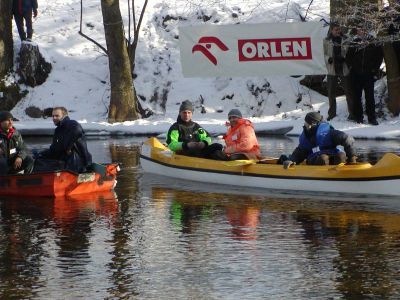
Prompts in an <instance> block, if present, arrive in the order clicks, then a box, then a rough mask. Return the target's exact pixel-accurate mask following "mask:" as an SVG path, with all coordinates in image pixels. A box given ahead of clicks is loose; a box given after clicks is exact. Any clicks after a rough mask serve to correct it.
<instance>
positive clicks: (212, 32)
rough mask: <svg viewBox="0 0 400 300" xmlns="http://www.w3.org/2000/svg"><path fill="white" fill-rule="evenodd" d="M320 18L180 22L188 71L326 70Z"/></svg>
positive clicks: (296, 72) (298, 72)
mask: <svg viewBox="0 0 400 300" xmlns="http://www.w3.org/2000/svg"><path fill="white" fill-rule="evenodd" d="M323 37H324V31H323V29H322V24H321V23H318V22H303V23H274V24H239V25H201V26H187V27H180V28H179V43H180V51H181V64H182V72H183V75H184V76H185V77H215V76H265V75H316V74H326V73H327V70H326V66H325V61H324V53H323V45H322V44H323Z"/></svg>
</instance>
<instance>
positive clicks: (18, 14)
mask: <svg viewBox="0 0 400 300" xmlns="http://www.w3.org/2000/svg"><path fill="white" fill-rule="evenodd" d="M12 13H13V16H14V20H15V25H17V29H18V34H19V37H20V39H21V41H24V40H26V39H28V40H32V35H33V27H32V13H33V17H35V18H36V17H37V14H38V3H37V0H13V6H12ZM24 20H25V24H26V33H25V30H24ZM27 35H28V37H27Z"/></svg>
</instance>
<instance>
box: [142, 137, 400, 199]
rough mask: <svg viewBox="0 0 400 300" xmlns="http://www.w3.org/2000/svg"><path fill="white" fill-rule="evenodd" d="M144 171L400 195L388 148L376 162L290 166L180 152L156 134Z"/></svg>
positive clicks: (398, 169) (396, 162)
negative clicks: (228, 161) (373, 163)
mask: <svg viewBox="0 0 400 300" xmlns="http://www.w3.org/2000/svg"><path fill="white" fill-rule="evenodd" d="M140 162H141V165H142V168H143V169H144V171H146V172H149V173H155V174H160V175H165V176H170V177H174V178H179V179H188V180H194V181H201V182H208V183H217V184H229V185H235V186H243V187H253V188H268V189H284V190H294V191H320V192H334V193H352V194H372V195H400V157H399V156H397V155H395V154H392V153H387V154H385V155H384V157H383V158H382V159H381V160H380V161H378V163H377V164H375V165H371V164H369V163H360V164H356V165H338V166H305V165H298V166H295V167H294V168H290V169H288V170H285V169H283V167H282V166H281V165H277V164H257V163H254V162H253V161H242V162H240V163H235V164H227V163H226V162H224V161H215V160H210V159H202V158H195V157H188V156H183V155H177V154H174V153H172V152H171V151H169V150H168V149H167V148H166V147H165V146H164V145H163V144H161V143H160V142H159V141H158V140H157V139H156V138H150V139H148V140H147V141H146V142H145V143H144V145H143V146H142V153H141V155H140Z"/></svg>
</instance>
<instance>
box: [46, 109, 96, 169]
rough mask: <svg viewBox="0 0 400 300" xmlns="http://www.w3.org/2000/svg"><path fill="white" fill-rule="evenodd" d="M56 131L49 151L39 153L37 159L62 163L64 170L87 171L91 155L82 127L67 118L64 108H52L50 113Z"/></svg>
mask: <svg viewBox="0 0 400 300" xmlns="http://www.w3.org/2000/svg"><path fill="white" fill-rule="evenodd" d="M52 117H53V123H54V125H56V129H55V131H54V135H53V142H52V144H51V145H50V148H49V149H46V150H44V151H42V152H40V153H39V156H38V158H41V159H43V158H44V159H53V160H59V161H63V162H64V163H65V164H64V168H65V169H67V170H70V171H73V172H77V173H81V172H85V171H87V168H89V167H90V166H91V164H92V155H91V154H90V153H89V151H88V149H87V144H86V137H85V132H84V131H83V129H82V126H81V125H80V124H79V123H78V122H77V121H75V120H71V119H70V118H69V117H68V111H67V109H66V108H65V107H54V108H53V112H52Z"/></svg>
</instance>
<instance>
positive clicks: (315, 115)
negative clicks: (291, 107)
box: [304, 111, 322, 125]
mask: <svg viewBox="0 0 400 300" xmlns="http://www.w3.org/2000/svg"><path fill="white" fill-rule="evenodd" d="M304 120H305V121H306V122H307V123H308V124H310V125H313V124H318V123H319V122H321V121H322V116H321V114H320V113H319V112H317V111H312V112H309V113H308V114H306V117H305V118H304Z"/></svg>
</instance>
